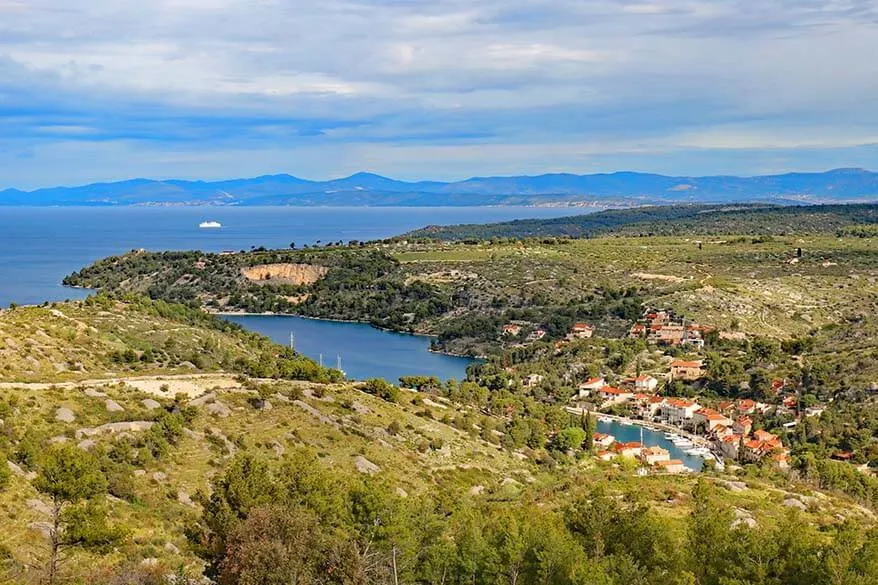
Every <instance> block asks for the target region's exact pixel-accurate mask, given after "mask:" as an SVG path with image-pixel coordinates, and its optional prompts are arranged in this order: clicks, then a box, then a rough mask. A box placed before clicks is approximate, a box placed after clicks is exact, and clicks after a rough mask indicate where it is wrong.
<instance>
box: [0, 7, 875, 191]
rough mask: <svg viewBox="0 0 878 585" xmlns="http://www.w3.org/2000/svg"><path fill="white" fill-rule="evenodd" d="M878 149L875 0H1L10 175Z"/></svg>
mask: <svg viewBox="0 0 878 585" xmlns="http://www.w3.org/2000/svg"><path fill="white" fill-rule="evenodd" d="M876 162H878V0H835V1H818V0H654V1H650V0H644V1H639V0H631V1H629V0H429V1H428V0H149V1H144V0H88V1H84V0H0V188H3V187H7V186H16V187H20V188H33V187H39V186H47V185H55V184H73V183H84V182H92V181H97V180H112V179H123V178H129V177H135V176H148V177H155V178H167V177H180V178H205V179H213V178H221V177H236V176H251V175H259V174H265V173H276V172H289V173H291V174H296V175H299V176H304V177H307V178H316V179H320V178H329V177H337V176H342V175H347V174H351V173H353V172H356V171H359V170H370V171H374V172H379V173H382V174H387V175H392V176H395V177H398V178H408V179H413V178H432V179H457V178H465V177H467V176H471V175H487V174H518V173H529V174H535V173H542V172H554V171H570V172H582V173H585V172H596V171H612V170H620V169H632V170H642V171H652V172H662V173H670V174H714V173H734V174H761V173H768V172H775V171H784V170H823V169H828V168H832V167H839V166H857V167H869V168H876V167H878V164H876Z"/></svg>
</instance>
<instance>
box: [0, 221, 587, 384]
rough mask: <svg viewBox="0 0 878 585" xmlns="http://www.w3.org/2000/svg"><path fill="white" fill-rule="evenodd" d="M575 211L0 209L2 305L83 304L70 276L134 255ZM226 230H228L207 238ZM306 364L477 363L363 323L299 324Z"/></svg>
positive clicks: (364, 367) (422, 369) (439, 370)
mask: <svg viewBox="0 0 878 585" xmlns="http://www.w3.org/2000/svg"><path fill="white" fill-rule="evenodd" d="M577 213H582V211H580V210H576V209H565V208H534V207H467V208H463V207H440V208H422V207H418V208H405V207H390V208H383V207H382V208H377V207H372V208H370V207H365V208H364V207H357V208H339V207H325V208H324V207H305V208H302V207H240V208H236V207H76V208H71V207H63V208H62V207H54V208H52V207H50V208H46V207H41V208H33V207H0V306H6V305H8V304H10V303H13V302H15V303H18V304H37V303H41V302H43V301H51V300H65V299H76V298H82V297H84V296H85V295H87V294H88V291H82V290H76V289H70V288H65V287H63V286H61V280H62V279H63V278H64V276H65V275H67V274H69V273H70V272H73V271H75V270H78V269H79V268H81V267H83V266H86V265H88V264H91V263H92V262H94V261H95V260H98V259H100V258H104V257H106V256H112V255H116V254H122V253H125V252H127V251H129V250H133V249H138V248H145V249H147V250H156V251H158V250H204V251H212V252H218V251H222V250H245V249H249V248H250V247H251V246H265V247H267V248H286V247H289V246H290V244H291V243H293V242H295V243H296V245H297V246H299V247H301V246H302V245H304V244H309V245H310V244H314V243H316V242H317V241H323V242H327V241H339V240H342V241H345V242H347V241H349V240H374V239H380V238H386V237H390V236H394V235H398V234H400V233H403V232H406V231H409V230H412V229H415V228H419V227H423V226H425V225H430V224H435V225H450V224H457V223H488V222H497V221H507V220H512V219H526V218H549V217H562V216H566V215H575V214H577ZM203 221H218V222H220V223H221V224H222V225H223V227H222V228H221V229H199V228H198V224H199V223H201V222H203ZM287 319H288V318H284V317H268V318H259V319H251V320H247V321H246V323H244V324H245V325H246V326H247V327H250V328H252V329H253V330H255V331H258V332H260V333H264V334H266V335H269V336H274V337H276V338H278V341H285V340H288V339H289V331H288V329H290V326H289V321H288V320H287ZM295 329H298V330H299V334H298V336H297V339H298V341H297V344H298V345H299V346H300V349H301V351H302V352H303V353H305V354H306V355H309V356H310V357H312V358H314V359H319V354H320V353H325V354H327V359H328V361H329V362H331V364H332V365H334V362H335V359H336V358H335V356H336V354H341V356H342V359H343V362H344V364H346V365H345V366H344V367H345V369H346V370H348V373H349V374H351V375H352V376H353V377H357V378H361V377H362V378H365V377H372V376H381V377H385V378H387V379H389V380H391V381H395V380H396V378H398V377H399V376H400V375H405V374H409V373H415V372H417V373H422V374H429V375H437V376H440V377H442V378H451V377H454V378H463V376H464V375H465V370H466V366H467V365H468V364H469V363H470V362H469V360H465V359H460V358H450V357H448V356H441V355H437V354H432V353H429V352H428V348H429V344H430V340H429V339H427V338H424V337H415V336H403V335H398V334H393V333H387V332H382V331H378V330H375V329H370V328H368V327H364V326H360V325H356V324H338V323H330V322H320V321H311V322H309V323H307V324H301V325H297V326H296V327H295Z"/></svg>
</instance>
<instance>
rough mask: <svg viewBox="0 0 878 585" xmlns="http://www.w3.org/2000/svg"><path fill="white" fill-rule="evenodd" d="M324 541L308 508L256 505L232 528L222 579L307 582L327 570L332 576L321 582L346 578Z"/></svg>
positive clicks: (226, 584)
mask: <svg viewBox="0 0 878 585" xmlns="http://www.w3.org/2000/svg"><path fill="white" fill-rule="evenodd" d="M324 540H325V539H324V538H323V536H322V531H321V527H320V523H319V522H318V520H317V519H316V518H315V517H314V515H313V514H312V513H311V512H310V511H308V510H305V509H291V508H285V507H280V506H270V507H265V508H256V509H255V510H253V511H252V512H251V514H250V515H249V516H248V517H247V519H246V520H244V521H243V522H241V523H240V524H238V525H237V526H235V527H234V528H233V529H232V530H231V532H230V534H229V536H228V540H227V542H226V550H225V556H224V557H223V559H222V562H221V563H220V571H219V578H218V579H217V580H218V582H219V583H220V584H221V585H251V584H252V585H256V584H261V583H289V584H290V585H300V584H301V585H305V584H309V583H314V582H317V580H318V575H325V576H326V577H329V579H327V580H326V581H323V580H321V581H320V582H326V583H330V582H341V580H340V577H341V574H338V573H339V572H338V571H337V570H335V569H337V567H333V566H332V560H331V559H332V557H333V555H331V554H328V553H329V551H324V550H322V549H323V548H324V547H325V542H324ZM334 573H335V575H333V574H334ZM333 576H335V577H336V579H332V577H333Z"/></svg>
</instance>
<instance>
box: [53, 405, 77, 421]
mask: <svg viewBox="0 0 878 585" xmlns="http://www.w3.org/2000/svg"><path fill="white" fill-rule="evenodd" d="M55 420H57V421H60V422H66V423H72V422H73V421H75V420H76V415H75V414H73V411H72V410H70V409H69V408H59V409H58V410H56V411H55Z"/></svg>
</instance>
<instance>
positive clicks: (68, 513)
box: [33, 443, 113, 585]
mask: <svg viewBox="0 0 878 585" xmlns="http://www.w3.org/2000/svg"><path fill="white" fill-rule="evenodd" d="M33 485H34V487H35V488H36V489H37V491H38V492H40V493H41V494H44V495H46V496H48V497H49V498H51V500H52V526H51V529H50V531H49V539H50V545H51V556H50V558H49V567H48V573H49V576H48V582H49V585H53V584H54V583H55V580H56V579H57V576H58V565H59V562H60V560H61V553H62V552H63V549H64V548H67V547H72V546H77V545H82V546H88V545H91V544H106V543H107V542H108V541H109V540H112V539H113V538H112V537H113V531H112V530H110V529H109V528H107V526H106V513H105V511H104V509H103V508H102V507H101V506H99V505H98V504H97V502H96V501H94V500H93V498H95V496H98V495H100V494H103V493H105V492H106V491H107V479H106V477H104V474H103V473H102V472H101V471H100V467H99V465H98V462H97V460H96V459H95V458H94V457H93V456H92V455H90V454H89V453H87V452H85V451H83V450H82V449H79V448H78V447H74V446H73V445H69V444H67V443H60V444H57V445H54V446H52V447H51V448H50V449H49V451H48V452H47V453H46V455H45V456H44V457H43V459H42V461H41V465H40V470H39V472H38V474H37V477H36V478H35V479H34V481H33ZM83 502H84V503H85V506H81V505H80V504H81V503H83Z"/></svg>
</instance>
